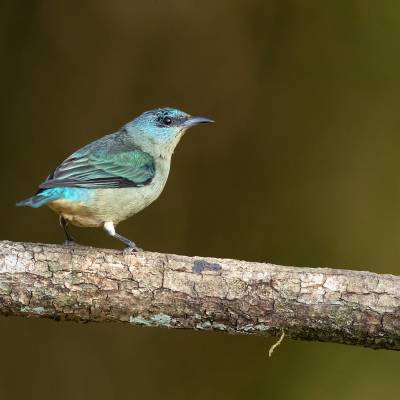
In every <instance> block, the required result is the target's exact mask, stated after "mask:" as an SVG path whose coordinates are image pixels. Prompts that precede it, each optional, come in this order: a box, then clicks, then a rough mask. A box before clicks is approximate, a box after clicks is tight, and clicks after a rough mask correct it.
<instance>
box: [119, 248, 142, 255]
mask: <svg viewBox="0 0 400 400" xmlns="http://www.w3.org/2000/svg"><path fill="white" fill-rule="evenodd" d="M139 251H143V249H141V248H140V247H137V246H128V247H125V249H124V251H123V253H124V256H127V255H129V254H132V253H138V252H139Z"/></svg>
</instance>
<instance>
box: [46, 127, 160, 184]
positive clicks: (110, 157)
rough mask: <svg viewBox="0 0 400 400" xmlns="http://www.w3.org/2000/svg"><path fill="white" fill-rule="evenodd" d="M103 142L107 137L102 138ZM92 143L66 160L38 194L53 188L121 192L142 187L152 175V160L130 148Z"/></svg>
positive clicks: (153, 168) (111, 142)
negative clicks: (102, 189) (112, 189)
mask: <svg viewBox="0 0 400 400" xmlns="http://www.w3.org/2000/svg"><path fill="white" fill-rule="evenodd" d="M106 138H107V137H106ZM110 138H111V135H109V137H108V140H100V141H97V142H94V143H92V144H90V145H88V146H86V147H84V148H82V149H81V150H78V151H77V152H76V153H74V154H72V155H71V156H70V157H68V158H67V159H66V160H65V161H64V162H63V163H62V164H61V165H60V166H59V167H57V168H56V170H55V171H54V172H53V173H52V174H51V175H49V177H48V178H47V179H46V181H45V182H43V183H42V184H41V185H40V186H39V190H43V189H48V188H54V187H82V188H93V189H96V188H121V187H138V186H145V185H147V184H149V183H150V182H151V180H152V179H153V178H154V175H155V165H154V159H153V157H152V156H151V155H150V154H148V153H146V152H144V151H142V150H140V149H139V148H137V147H135V146H133V145H132V144H131V145H128V146H127V145H124V144H123V143H121V142H113V140H110Z"/></svg>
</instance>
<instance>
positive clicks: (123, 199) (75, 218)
mask: <svg viewBox="0 0 400 400" xmlns="http://www.w3.org/2000/svg"><path fill="white" fill-rule="evenodd" d="M161 183H162V182H160V184H158V185H154V184H153V185H152V184H150V185H148V186H144V187H134V188H120V189H93V191H94V192H93V195H92V198H91V199H90V200H89V201H85V202H79V201H69V200H66V199H59V200H55V201H53V202H51V203H49V204H48V206H49V207H50V208H51V209H52V210H53V211H55V212H56V213H57V214H59V215H62V216H63V217H64V219H66V220H67V221H68V222H70V223H71V224H73V225H76V226H81V227H98V226H103V225H104V223H105V222H112V223H113V224H114V225H117V224H118V223H119V222H121V221H123V220H125V219H127V218H129V217H131V216H132V215H134V214H136V213H138V212H139V211H141V210H143V209H144V208H145V207H147V206H148V205H149V204H151V203H152V202H153V201H154V200H156V199H157V198H158V196H159V195H160V193H161V191H162V189H163V187H164V184H165V182H164V183H162V184H161Z"/></svg>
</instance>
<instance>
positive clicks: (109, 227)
mask: <svg viewBox="0 0 400 400" xmlns="http://www.w3.org/2000/svg"><path fill="white" fill-rule="evenodd" d="M104 229H105V231H106V232H107V233H108V234H109V235H110V236H112V237H115V238H116V239H118V240H120V241H121V242H122V243H124V244H125V245H126V248H125V249H124V254H129V253H132V252H135V251H142V249H141V248H140V247H137V246H136V244H135V243H134V242H133V241H132V240H129V239H128V238H126V237H125V236H122V235H120V234H119V233H117V232H115V228H114V224H113V223H111V222H106V223H105V224H104Z"/></svg>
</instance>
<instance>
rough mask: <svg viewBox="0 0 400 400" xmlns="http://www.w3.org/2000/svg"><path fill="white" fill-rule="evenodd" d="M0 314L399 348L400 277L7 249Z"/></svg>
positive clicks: (9, 245) (2, 244) (2, 250)
mask: <svg viewBox="0 0 400 400" xmlns="http://www.w3.org/2000/svg"><path fill="white" fill-rule="evenodd" d="M0 314H2V315H24V316H28V317H45V318H53V319H67V320H78V321H121V322H129V323H132V324H137V325H145V326H164V327H168V328H191V329H200V330H218V331H224V332H229V333H258V334H271V335H279V334H281V332H282V330H284V332H285V334H286V336H288V337H290V338H293V339H306V340H319V341H327V342H336V343H346V344H356V345H362V346H366V347H372V348H385V349H391V350H400V277H398V276H393V275H378V274H375V273H371V272H359V271H349V270H337V269H328V268H297V267H282V266H277V265H272V264H261V263H253V262H244V261H237V260H228V259H212V258H200V257H185V256H176V255H166V254H157V253H148V252H143V253H134V254H132V255H126V256H124V255H122V253H121V252H120V251H116V250H104V249H95V248H89V247H82V246H77V247H73V248H69V247H64V246H57V245H47V244H32V243H13V242H8V241H0Z"/></svg>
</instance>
